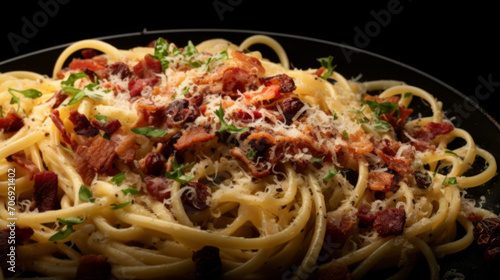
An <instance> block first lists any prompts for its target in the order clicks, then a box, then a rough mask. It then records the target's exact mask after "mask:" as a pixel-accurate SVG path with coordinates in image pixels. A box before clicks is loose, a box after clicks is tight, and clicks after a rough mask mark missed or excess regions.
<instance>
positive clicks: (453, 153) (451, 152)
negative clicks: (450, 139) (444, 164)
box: [444, 150, 458, 157]
mask: <svg viewBox="0 0 500 280" xmlns="http://www.w3.org/2000/svg"><path fill="white" fill-rule="evenodd" d="M444 153H445V154H452V155H454V156H456V157H458V155H457V153H455V152H454V151H450V150H446V151H444Z"/></svg>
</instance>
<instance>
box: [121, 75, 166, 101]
mask: <svg viewBox="0 0 500 280" xmlns="http://www.w3.org/2000/svg"><path fill="white" fill-rule="evenodd" d="M159 80H160V78H158V77H157V76H153V77H148V78H142V79H132V80H130V81H129V82H128V90H129V93H130V97H134V96H137V95H139V94H141V92H142V90H143V89H144V88H145V87H148V86H149V87H152V86H154V85H155V84H156V83H157V82H158V81H159Z"/></svg>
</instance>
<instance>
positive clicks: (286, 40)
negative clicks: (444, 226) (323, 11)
mask: <svg viewBox="0 0 500 280" xmlns="http://www.w3.org/2000/svg"><path fill="white" fill-rule="evenodd" d="M253 34H266V35H270V36H272V37H273V38H274V39H276V40H278V41H279V42H280V43H281V44H282V45H283V47H284V48H285V50H286V51H287V54H288V56H289V60H290V62H291V65H292V66H294V67H297V68H302V69H307V68H309V67H311V68H316V67H318V66H319V65H318V62H317V61H316V58H318V57H325V56H328V55H333V56H334V62H335V64H337V68H336V70H337V71H338V72H340V73H341V74H343V75H344V76H345V77H346V78H354V77H358V75H360V74H361V75H362V76H361V80H365V81H368V80H376V79H393V80H401V81H404V82H406V83H408V84H410V85H414V86H417V87H420V88H422V89H424V90H426V91H428V92H430V93H431V94H433V95H434V96H436V97H437V98H438V99H439V100H441V101H442V102H443V110H444V111H445V112H446V114H447V116H448V117H452V116H456V118H455V119H454V123H455V125H456V126H457V127H460V128H463V129H465V130H467V131H469V132H470V133H471V134H472V136H473V137H474V140H475V141H476V144H477V145H478V146H480V147H482V148H484V149H486V150H488V151H490V152H491V153H493V155H494V156H495V157H496V158H497V159H500V145H499V144H500V142H499V139H500V125H499V124H498V123H497V122H496V121H495V120H494V119H493V118H492V117H491V116H490V115H488V114H487V113H486V112H485V111H484V110H483V109H482V108H480V107H479V106H478V105H476V103H474V102H472V101H471V99H470V98H469V97H467V96H465V95H464V94H462V93H460V92H458V91H457V90H455V89H453V88H452V87H450V86H449V85H447V84H445V83H443V82H441V81H439V80H437V79H435V78H433V77H431V76H429V75H427V74H425V73H423V72H421V71H419V70H417V69H414V68H412V67H410V66H408V65H404V64H402V63H399V62H397V61H394V60H391V59H388V58H386V57H382V56H380V55H376V54H373V53H369V52H367V51H364V50H360V49H356V48H353V47H350V46H346V45H342V44H337V43H332V42H327V41H323V40H317V39H313V38H307V37H300V36H294V35H287V34H277V33H269V32H258V31H248V30H243V31H234V30H222V29H221V30H219V29H216V30H214V29H210V30H205V29H189V30H159V31H149V32H143V33H130V34H122V35H117V36H110V37H102V38H98V39H101V40H103V41H106V42H108V43H111V44H113V45H115V46H117V47H119V48H121V49H128V48H132V47H135V46H145V45H147V44H148V43H150V42H151V41H153V40H156V39H157V38H158V37H159V36H162V37H164V38H166V39H168V40H170V41H171V42H174V43H176V44H177V45H179V46H184V45H186V44H187V41H188V40H192V41H193V43H194V44H197V43H199V42H201V41H203V40H206V39H211V38H225V39H228V40H230V41H232V42H234V43H235V44H239V43H241V42H242V41H243V40H244V39H245V38H247V37H248V36H250V35H253ZM66 46H67V45H62V46H57V47H53V48H49V49H44V50H41V51H38V52H34V53H31V54H28V55H24V56H21V57H17V58H14V59H10V60H7V61H4V62H1V63H0V72H7V71H14V70H30V71H34V72H37V73H41V74H46V75H49V76H51V75H52V68H53V65H54V64H55V61H56V60H57V57H58V56H59V54H60V53H61V51H62V50H63V49H64V48H65V47H66ZM252 48H258V49H259V50H261V51H262V52H263V54H264V56H265V57H268V58H270V59H271V60H273V61H276V62H278V60H277V57H276V56H274V54H273V52H272V51H270V49H267V48H266V47H264V46H261V47H258V46H255V47H252ZM472 97H474V96H472ZM476 98H478V97H476ZM472 99H474V98H472ZM467 192H468V193H469V194H471V195H472V196H473V197H476V198H479V197H480V196H482V195H484V196H486V199H487V202H486V204H485V207H486V208H489V209H491V210H493V211H494V212H495V213H499V212H500V211H499V210H500V205H499V202H500V177H499V176H495V177H494V178H493V179H492V180H491V181H490V182H488V183H487V184H486V185H484V186H481V187H478V188H474V189H470V190H468V191H467ZM439 263H440V268H441V276H443V275H444V274H445V272H447V271H451V270H456V272H458V273H461V274H463V275H465V277H466V279H488V278H489V277H488V276H490V275H492V273H493V272H494V270H493V267H492V266H490V265H487V264H485V263H484V262H483V261H482V254H481V252H480V250H479V249H478V248H477V247H476V246H475V245H473V246H471V247H469V248H468V249H467V250H465V251H463V252H460V253H457V254H454V255H451V256H447V257H445V258H443V259H440V260H439ZM425 265H426V264H425V262H424V263H422V265H421V267H419V268H418V269H415V270H414V273H413V274H412V279H413V278H414V279H425V278H428V270H427V269H426V267H425ZM381 275H383V273H382V274H381ZM381 275H379V274H378V273H374V275H372V276H374V278H378V276H381ZM449 279H452V278H449Z"/></svg>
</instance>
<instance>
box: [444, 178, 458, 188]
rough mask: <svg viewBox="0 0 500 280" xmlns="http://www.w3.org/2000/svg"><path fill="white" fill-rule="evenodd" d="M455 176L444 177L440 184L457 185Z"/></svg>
mask: <svg viewBox="0 0 500 280" xmlns="http://www.w3.org/2000/svg"><path fill="white" fill-rule="evenodd" d="M457 184H458V182H457V177H445V178H444V180H443V182H442V183H441V185H443V186H447V185H457Z"/></svg>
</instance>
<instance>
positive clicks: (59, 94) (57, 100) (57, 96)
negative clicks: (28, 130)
mask: <svg viewBox="0 0 500 280" xmlns="http://www.w3.org/2000/svg"><path fill="white" fill-rule="evenodd" d="M63 92H64V91H63V90H58V91H56V93H54V95H52V97H51V98H49V99H48V100H47V102H52V101H54V104H53V105H52V109H56V108H58V107H59V106H60V105H61V104H62V103H63V101H64V100H66V98H68V96H67V95H66V94H64V93H63Z"/></svg>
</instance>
